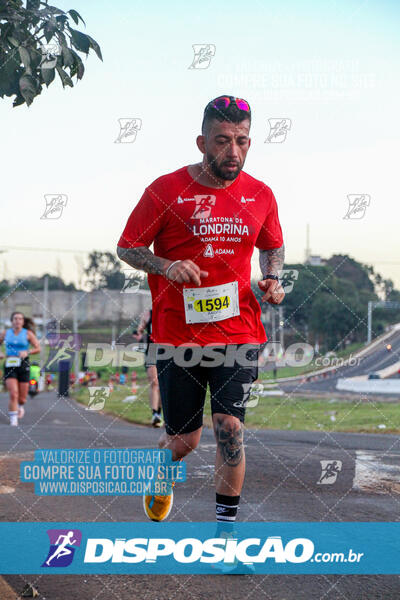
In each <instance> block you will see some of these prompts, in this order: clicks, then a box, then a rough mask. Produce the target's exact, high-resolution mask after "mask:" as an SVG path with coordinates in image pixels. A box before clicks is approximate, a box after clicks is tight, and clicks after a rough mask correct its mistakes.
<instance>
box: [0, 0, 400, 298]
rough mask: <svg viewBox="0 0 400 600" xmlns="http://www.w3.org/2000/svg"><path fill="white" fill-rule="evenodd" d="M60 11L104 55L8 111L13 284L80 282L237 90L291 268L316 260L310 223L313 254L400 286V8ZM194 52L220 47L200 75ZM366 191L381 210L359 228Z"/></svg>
mask: <svg viewBox="0 0 400 600" xmlns="http://www.w3.org/2000/svg"><path fill="white" fill-rule="evenodd" d="M53 3H54V4H55V5H56V6H58V7H59V8H62V9H64V10H68V9H70V8H75V9H76V10H78V11H79V12H80V14H81V15H82V16H83V18H84V19H85V21H86V32H87V33H88V34H89V35H91V36H92V37H94V38H95V39H96V40H97V41H98V42H99V44H100V46H101V49H102V52H103V57H104V61H103V62H101V61H100V60H98V58H97V57H96V56H95V55H94V54H91V55H90V56H89V58H88V59H84V62H85V66H86V72H85V75H84V77H83V80H81V81H80V82H78V84H77V85H76V86H74V88H66V89H65V90H63V88H62V86H61V83H60V82H59V81H55V82H53V84H51V86H50V87H49V88H48V89H44V90H43V92H42V94H41V96H39V97H37V98H36V99H35V101H34V103H33V104H32V105H31V106H30V107H29V108H27V107H26V106H20V107H17V108H12V101H11V100H10V98H6V99H3V100H1V101H0V120H1V135H0V156H1V163H0V164H1V192H0V199H1V215H2V218H1V220H0V250H6V251H5V252H3V253H1V254H0V278H2V277H3V276H6V277H9V278H14V277H16V276H27V275H41V274H43V273H44V272H51V273H58V274H60V275H62V277H63V278H64V279H65V280H67V281H70V280H72V281H74V282H76V283H77V282H79V280H80V277H81V275H82V261H84V259H85V252H88V251H91V250H93V249H96V250H110V251H112V252H114V251H115V247H116V244H117V242H118V239H119V237H120V234H121V232H122V229H123V227H124V225H125V222H126V220H127V218H128V216H129V214H130V212H131V210H132V209H133V207H134V206H135V205H136V203H137V202H138V200H139V199H140V197H141V195H142V193H143V191H144V188H145V187H146V186H147V185H149V184H150V183H151V182H152V181H153V180H154V179H156V178H157V177H159V176H160V175H162V174H165V173H168V172H171V171H174V170H176V169H178V168H180V167H181V166H183V165H187V164H191V163H195V162H199V161H200V160H201V154H200V152H199V151H198V149H197V147H196V144H195V139H196V136H197V135H198V134H199V133H200V126H201V118H202V112H203V109H204V106H205V105H206V104H207V102H208V101H209V100H210V99H211V98H213V97H216V96H218V95H220V94H225V93H227V94H231V95H234V96H238V97H243V98H246V99H247V100H248V101H249V103H250V105H251V108H252V114H253V120H252V129H251V137H252V146H251V149H250V150H249V153H248V156H247V160H246V164H245V171H246V172H248V173H250V174H251V175H253V176H254V177H256V178H258V179H261V180H262V181H264V182H265V183H266V184H267V185H268V186H270V187H271V188H272V190H273V192H274V194H275V197H276V199H277V202H278V209H279V216H280V221H281V225H282V230H283V234H284V240H285V246H286V263H294V262H302V261H303V260H304V256H305V247H306V226H307V224H309V227H310V248H311V253H312V254H317V255H321V256H322V257H325V258H329V257H330V256H331V255H332V254H349V255H350V256H351V257H353V258H354V259H356V260H358V261H361V262H364V263H367V264H372V265H373V266H374V268H375V270H377V271H379V272H380V273H381V274H382V275H383V276H384V277H385V278H390V279H392V280H393V281H394V282H395V284H396V286H397V287H398V288H400V242H399V239H400V236H399V234H398V224H399V208H398V186H397V173H398V160H399V155H400V152H399V129H400V121H399V119H398V106H399V96H400V93H399V92H400V89H399V87H400V86H399V78H398V76H397V75H398V73H399V72H400V68H399V67H400V64H399V63H400V52H399V50H400V39H399V36H398V30H399V16H400V5H399V3H398V2H395V1H388V0H370V1H368V0H348V1H345V0H336V1H333V0H326V1H325V2H323V3H321V2H317V1H316V0H314V1H311V0H308V1H304V0H297V1H290V0H289V1H286V2H284V3H281V2H278V1H276V0H275V1H271V0H256V1H254V0H249V1H248V2H247V3H243V2H238V1H237V0H233V1H232V2H230V3H229V4H226V3H217V2H210V1H209V0H204V1H202V2H201V3H189V4H188V3H186V2H184V1H183V0H182V1H178V2H177V1H171V2H168V3H165V2H161V1H159V0H157V1H153V2H151V3H149V2H143V1H137V2H130V1H129V2H128V1H125V0H115V2H113V3H112V4H111V3H110V2H105V1H104V0H85V1H83V0H71V1H68V2H66V1H64V0H54V2H53ZM83 30H84V29H83ZM194 44H211V48H212V51H213V49H215V54H214V56H212V57H211V60H210V62H209V65H208V67H207V68H205V69H200V68H192V69H190V68H189V67H190V66H191V65H192V62H193V58H194V50H193V45H194ZM124 118H129V119H133V118H135V119H140V120H141V128H140V130H139V131H138V132H137V136H136V139H135V141H134V142H133V143H115V140H116V139H117V138H118V135H119V131H120V127H119V119H124ZM270 119H271V120H272V121H271V122H272V124H273V123H274V121H273V120H276V119H279V120H282V119H286V121H284V123H286V125H288V126H290V129H288V131H287V134H286V138H285V139H283V140H282V141H279V142H273V143H271V142H268V141H266V140H267V138H268V135H269V133H270V122H269V120H270ZM283 137H284V136H283ZM49 194H50V195H51V194H62V195H63V198H66V205H65V207H64V209H63V210H62V214H61V216H60V218H59V219H43V218H41V217H42V216H43V213H44V211H45V195H49ZM354 195H355V196H360V195H365V196H364V200H365V202H366V204H367V206H366V207H365V209H364V210H362V211H360V212H359V213H358V214H363V216H362V218H359V219H356V218H347V219H345V218H344V217H345V215H346V214H347V212H348V207H349V200H348V196H350V200H351V201H353V200H354ZM356 214H357V213H356ZM354 215H355V214H354V213H353V215H352V216H353V217H354ZM15 248H28V249H29V250H20V249H15ZM39 248H43V249H45V250H44V251H40V252H39V251H36V250H34V249H39ZM61 250H69V251H70V252H61ZM253 262H254V265H253V266H254V273H253V275H254V276H257V275H258V274H259V270H258V251H256V252H255V255H254V261H253Z"/></svg>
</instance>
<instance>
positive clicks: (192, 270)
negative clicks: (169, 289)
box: [167, 260, 208, 285]
mask: <svg viewBox="0 0 400 600" xmlns="http://www.w3.org/2000/svg"><path fill="white" fill-rule="evenodd" d="M207 276H208V271H202V270H201V269H200V267H199V266H198V265H196V263H194V262H193V261H192V260H180V261H179V262H178V263H176V264H175V265H174V266H173V267H171V268H170V270H169V271H168V277H167V279H169V280H170V281H176V282H177V283H190V282H191V281H193V283H194V284H195V285H201V278H202V277H207Z"/></svg>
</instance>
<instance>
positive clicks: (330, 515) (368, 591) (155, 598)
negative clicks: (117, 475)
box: [0, 394, 400, 600]
mask: <svg viewBox="0 0 400 600" xmlns="http://www.w3.org/2000/svg"><path fill="white" fill-rule="evenodd" d="M6 403H7V400H6V396H5V394H1V395H0V409H1V412H0V519H1V520H3V521H17V520H18V521H113V520H115V521H143V520H145V517H144V514H143V509H142V505H141V498H140V497H131V498H124V497H111V498H110V497H108V498H107V497H96V498H90V497H74V498H68V497H60V496H58V497H39V496H35V495H34V492H33V484H30V483H20V482H19V463H20V461H21V460H31V459H32V458H33V452H34V450H35V449H39V448H103V447H114V448H125V447H132V448H140V447H144V448H145V447H152V448H154V447H156V446H157V439H158V436H159V431H157V430H154V429H152V428H150V427H144V426H134V425H130V424H128V423H126V422H124V421H121V420H119V419H116V418H113V417H109V416H106V415H102V414H99V413H94V412H90V411H86V410H85V409H84V408H83V407H82V406H80V405H78V404H77V403H75V402H74V401H73V400H68V399H67V400H66V399H58V398H57V397H56V395H55V394H41V395H40V396H38V397H37V398H35V399H33V400H30V401H29V407H28V410H27V414H26V416H25V418H24V419H23V421H21V426H20V427H19V428H12V427H10V426H9V425H8V424H7V418H6ZM245 444H246V454H247V474H246V481H245V486H244V489H243V492H242V499H241V508H240V511H239V517H238V519H239V520H240V521H246V520H247V521H397V520H399V516H400V510H399V507H400V504H399V500H400V473H399V471H400V467H398V465H399V459H400V444H399V438H398V437H397V436H393V435H384V434H382V435H368V434H344V433H337V434H331V433H325V432H320V431H318V432H288V431H286V432H285V431H268V430H262V431H261V430H260V431H257V430H254V429H253V430H247V431H246V435H245ZM214 452H215V445H214V440H213V434H212V431H211V430H210V429H207V428H206V429H204V432H203V436H202V440H201V444H200V447H199V448H198V450H197V451H195V452H194V453H192V455H190V456H189V457H187V459H186V462H187V480H186V481H185V482H184V483H181V484H179V486H178V485H177V486H176V488H175V504H174V508H173V511H172V512H171V515H170V519H172V520H175V521H212V520H214V515H215V504H214V502H215V490H214V485H213V461H214ZM321 460H336V461H341V463H342V467H341V471H340V472H339V474H338V477H337V480H336V482H335V483H333V484H329V485H321V484H317V481H318V480H319V478H320V476H321V466H320V461H321ZM4 579H5V580H6V581H7V582H8V583H9V585H11V587H12V588H13V589H14V590H15V591H16V592H18V593H20V592H21V590H22V589H23V587H24V585H25V584H26V582H28V581H29V582H31V583H33V584H34V585H35V587H37V588H38V590H39V592H40V594H41V597H44V598H46V599H47V600H78V599H79V600H82V599H85V600H87V599H91V600H103V599H104V600H105V599H107V600H110V599H111V600H113V599H119V600H128V599H131V598H140V599H141V600H147V599H148V600H166V599H171V600H172V599H174V600H175V599H177V598H181V597H185V598H188V599H192V600H194V599H196V600H197V599H199V600H200V599H207V600H209V598H215V597H217V598H219V597H222V596H224V597H226V598H230V599H231V598H232V599H239V598H240V599H241V600H245V599H255V598H257V599H258V598H265V599H269V600H303V599H304V600H314V599H315V600H344V599H354V600H362V599H368V600H378V599H383V598H384V599H385V600H392V599H393V600H394V599H398V598H400V578H399V577H398V576H389V575H385V576H376V575H374V576H372V575H371V576H366V575H364V576H356V575H346V576H342V575H340V576H339V575H330V576H325V575H321V576H317V575H309V576H304V575H297V576H295V575H288V576H283V575H279V576H277V575H274V576H271V575H267V576H264V575H257V576H250V575H243V576H211V575H210V576H186V575H180V576H176V575H174V576H172V575H157V576H150V575H149V576H137V575H136V576H135V575H132V576H130V575H129V576H121V575H118V576H116V575H114V576H111V575H104V576H78V575H69V576H60V575H48V576H42V575H40V576H38V575H32V576H26V575H24V576H16V575H14V576H5V577H4ZM1 600H8V598H6V599H3V598H2V599H1Z"/></svg>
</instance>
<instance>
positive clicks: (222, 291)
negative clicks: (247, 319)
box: [183, 281, 240, 323]
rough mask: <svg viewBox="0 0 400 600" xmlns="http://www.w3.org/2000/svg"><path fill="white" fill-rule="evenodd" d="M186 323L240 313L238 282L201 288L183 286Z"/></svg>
mask: <svg viewBox="0 0 400 600" xmlns="http://www.w3.org/2000/svg"><path fill="white" fill-rule="evenodd" d="M183 300H184V303H185V318H186V323H212V322H214V321H223V320H224V319H230V318H231V317H236V316H237V315H239V314H240V309H239V291H238V282H237V281H231V282H230V283H223V284H222V285H214V286H212V287H203V288H184V289H183Z"/></svg>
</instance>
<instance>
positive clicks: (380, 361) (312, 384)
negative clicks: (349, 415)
mask: <svg viewBox="0 0 400 600" xmlns="http://www.w3.org/2000/svg"><path fill="white" fill-rule="evenodd" d="M387 344H391V345H392V350H391V351H388V350H387V349H386V345H387ZM398 361H400V331H395V332H393V334H392V335H391V336H390V337H388V338H386V339H385V340H384V341H383V342H382V343H381V344H379V345H377V346H376V347H375V348H373V349H371V351H370V352H368V353H366V354H364V356H362V357H361V358H360V360H359V363H358V364H356V365H354V366H343V367H338V368H337V369H336V370H335V372H333V371H331V372H327V373H326V375H325V376H324V377H323V378H321V379H318V380H316V381H302V379H303V376H301V377H299V378H298V379H296V380H292V381H290V382H289V381H285V382H282V383H280V386H279V387H280V388H281V389H282V390H283V391H285V392H288V393H289V392H296V393H301V392H307V391H310V392H315V393H318V392H336V394H338V393H339V394H340V392H337V390H336V383H337V380H338V379H339V378H341V377H356V376H358V375H369V374H370V373H374V372H375V371H379V370H381V369H384V368H385V367H388V366H390V365H392V364H393V363H396V362H398ZM347 394H350V392H346V395H347ZM354 395H355V396H357V395H359V394H354Z"/></svg>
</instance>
